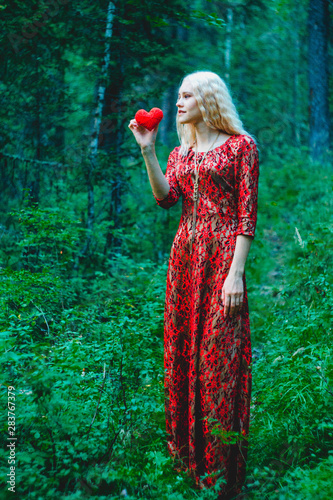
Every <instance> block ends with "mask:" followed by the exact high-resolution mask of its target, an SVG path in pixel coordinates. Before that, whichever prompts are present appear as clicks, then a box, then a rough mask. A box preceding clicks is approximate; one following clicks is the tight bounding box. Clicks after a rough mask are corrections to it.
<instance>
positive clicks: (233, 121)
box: [176, 71, 257, 156]
mask: <svg viewBox="0 0 333 500" xmlns="http://www.w3.org/2000/svg"><path fill="white" fill-rule="evenodd" d="M185 80H188V81H189V82H190V83H191V84H192V87H193V94H194V97H195V99H196V101H197V103H198V107H199V109H200V111H201V113H202V117H203V120H204V122H205V123H206V125H207V126H208V127H211V128H213V129H215V130H219V131H220V132H224V133H225V134H229V135H240V134H246V135H248V136H249V137H251V138H252V139H253V141H254V142H255V143H257V141H256V139H255V138H254V137H253V136H252V135H251V134H249V133H248V132H247V131H246V130H244V128H243V123H242V121H241V119H240V118H239V115H238V113H237V110H236V107H235V105H234V103H233V101H232V97H231V94H230V92H229V89H228V87H227V85H226V84H225V82H224V80H222V78H220V77H219V75H217V74H216V73H212V72H211V71H196V72H195V73H190V74H188V75H186V76H185V77H184V78H183V80H182V83H183V82H184V81H185ZM176 124H177V133H178V137H179V141H180V144H181V147H180V151H179V153H180V155H181V156H186V155H187V153H188V150H189V148H190V147H191V146H192V145H193V144H194V142H195V139H196V136H195V127H194V125H192V124H191V123H185V124H181V123H179V115H178V114H177V118H176Z"/></svg>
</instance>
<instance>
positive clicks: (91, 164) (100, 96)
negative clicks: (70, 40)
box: [82, 2, 115, 255]
mask: <svg viewBox="0 0 333 500" xmlns="http://www.w3.org/2000/svg"><path fill="white" fill-rule="evenodd" d="M114 10H115V6H114V4H113V2H109V5H108V12H107V19H106V30H105V50H104V62H103V65H102V71H101V79H100V82H99V84H98V92H97V104H96V111H95V116H94V122H93V127H92V128H93V130H92V135H91V142H90V153H89V158H88V161H87V165H86V182H87V190H88V210H87V229H88V234H87V238H86V243H85V246H84V249H83V251H82V255H86V254H87V253H88V251H89V247H90V244H91V241H92V231H93V227H94V222H95V194H94V181H93V177H94V169H95V164H96V160H97V151H98V138H99V133H100V128H101V122H102V112H103V105H104V100H105V89H106V85H107V76H108V70H109V66H110V60H111V49H110V41H111V37H112V28H113V19H114Z"/></svg>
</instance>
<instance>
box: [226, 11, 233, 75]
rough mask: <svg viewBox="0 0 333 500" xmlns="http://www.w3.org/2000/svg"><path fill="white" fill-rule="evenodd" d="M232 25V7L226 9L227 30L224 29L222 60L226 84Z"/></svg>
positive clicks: (229, 63)
mask: <svg viewBox="0 0 333 500" xmlns="http://www.w3.org/2000/svg"><path fill="white" fill-rule="evenodd" d="M232 23H233V11H232V7H227V29H226V36H225V52H224V58H225V73H224V77H225V79H226V81H227V82H228V81H229V79H230V65H231V49H232V40H231V33H232Z"/></svg>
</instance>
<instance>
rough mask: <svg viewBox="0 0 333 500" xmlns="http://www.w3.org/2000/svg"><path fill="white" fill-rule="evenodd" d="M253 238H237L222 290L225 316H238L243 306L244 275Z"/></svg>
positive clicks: (240, 235) (238, 236)
mask: <svg viewBox="0 0 333 500" xmlns="http://www.w3.org/2000/svg"><path fill="white" fill-rule="evenodd" d="M252 240H253V237H252V236H248V235H245V234H239V235H237V237H236V245H235V252H234V256H233V259H232V263H231V266H230V269H229V273H228V276H227V277H226V279H225V281H224V284H223V288H222V303H223V306H224V311H223V313H224V315H225V316H226V315H227V314H228V313H230V315H231V316H233V315H235V314H237V313H238V312H239V310H240V308H241V306H242V305H243V300H244V284H243V274H244V270H245V263H246V259H247V256H248V254H249V251H250V247H251V243H252Z"/></svg>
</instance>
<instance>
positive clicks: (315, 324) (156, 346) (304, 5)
mask: <svg viewBox="0 0 333 500" xmlns="http://www.w3.org/2000/svg"><path fill="white" fill-rule="evenodd" d="M0 13H1V16H0V25H1V28H2V29H1V33H2V35H1V46H2V50H1V55H0V57H1V65H0V90H1V93H0V99H1V107H0V115H1V128H0V172H1V185H0V190H1V202H0V230H1V231H0V234H1V238H0V277H1V294H0V301H1V307H0V345H1V349H0V358H1V400H2V406H3V408H4V413H3V414H2V416H1V429H2V431H3V432H2V433H1V445H2V446H1V451H0V454H1V470H0V478H1V483H2V486H1V493H0V498H1V499H2V498H3V499H11V498H18V499H29V500H44V499H45V500H47V499H52V500H55V499H62V498H66V499H67V498H68V499H71V500H74V499H85V498H89V499H119V498H128V499H129V500H131V499H159V500H161V499H165V500H169V499H171V500H186V499H189V500H193V499H200V500H216V491H214V488H211V489H207V490H203V491H199V490H198V489H196V488H195V485H194V482H193V481H192V480H191V479H190V478H189V477H187V475H186V474H185V473H183V472H177V471H175V470H174V468H173V463H172V459H171V457H170V456H169V454H168V451H167V449H166V432H165V409H164V388H163V377H164V367H163V311H164V301H165V291H166V274H167V268H168V260H169V254H170V248H171V244H172V242H173V238H174V236H175V233H176V231H177V227H178V224H179V220H180V217H181V211H182V206H181V202H179V203H178V204H177V205H176V206H175V207H172V208H171V209H170V210H164V209H162V208H161V207H159V206H158V205H157V204H156V201H155V199H154V197H153V194H152V188H151V185H150V183H149V179H148V175H147V170H146V166H145V163H144V160H143V157H142V155H141V151H140V148H139V146H138V144H137V143H136V141H135V140H134V137H133V134H132V133H131V131H130V130H129V128H128V124H129V122H130V120H131V119H133V118H134V116H135V113H136V111H137V110H139V109H145V110H150V109H151V108H153V107H159V108H161V109H162V110H163V113H164V118H163V120H162V122H161V124H160V126H159V131H158V135H157V155H158V159H159V162H160V165H161V168H162V170H163V172H165V169H166V165H167V159H168V155H169V153H170V151H171V150H172V149H174V147H176V146H178V145H179V140H178V137H177V130H176V106H175V104H176V100H177V93H178V88H179V85H180V83H181V80H182V78H183V77H184V76H185V75H186V74H188V73H191V72H193V71H197V70H207V71H213V72H216V73H217V74H219V75H220V76H221V77H222V78H223V79H224V81H225V82H226V84H227V85H228V88H229V89H230V92H231V94H232V97H233V100H234V102H235V105H236V107H237V110H238V112H239V115H240V117H241V119H242V121H243V124H244V127H245V128H246V130H247V131H248V132H249V133H251V134H253V136H254V137H256V139H257V142H258V150H259V157H260V178H259V197H258V222H257V229H256V236H255V238H254V240H253V243H252V246H251V250H250V253H249V256H248V259H247V262H246V276H247V284H248V296H249V309H250V322H251V342H252V354H253V362H252V374H253V383H252V399H251V420H250V437H249V443H248V444H249V452H248V461H247V475H246V481H245V485H244V488H243V493H242V495H241V496H239V497H237V498H238V500H240V499H249V500H259V499H260V500H262V499H268V500H314V499H315V500H331V499H332V498H333V480H332V470H333V349H332V336H333V321H332V304H333V251H332V250H333V237H332V236H333V218H332V208H333V196H332V195H333V182H332V181H333V156H332V137H333V135H332V131H333V129H332V114H333V97H332V90H333V88H332V86H333V81H332V70H333V45H332V44H333V34H332V29H331V27H332V16H333V2H332V1H330V0H299V1H297V0H225V1H224V0H193V1H192V2H184V1H181V0H167V1H164V2H163V1H160V0H114V1H109V0H96V1H95V2H90V1H87V0H80V2H79V1H77V0H39V1H37V0H29V1H27V0H17V1H14V0H7V1H5V0H4V1H2V2H0ZM221 439H228V438H225V437H224V438H223V436H221ZM9 443H10V444H9ZM235 500H236V498H235Z"/></svg>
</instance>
